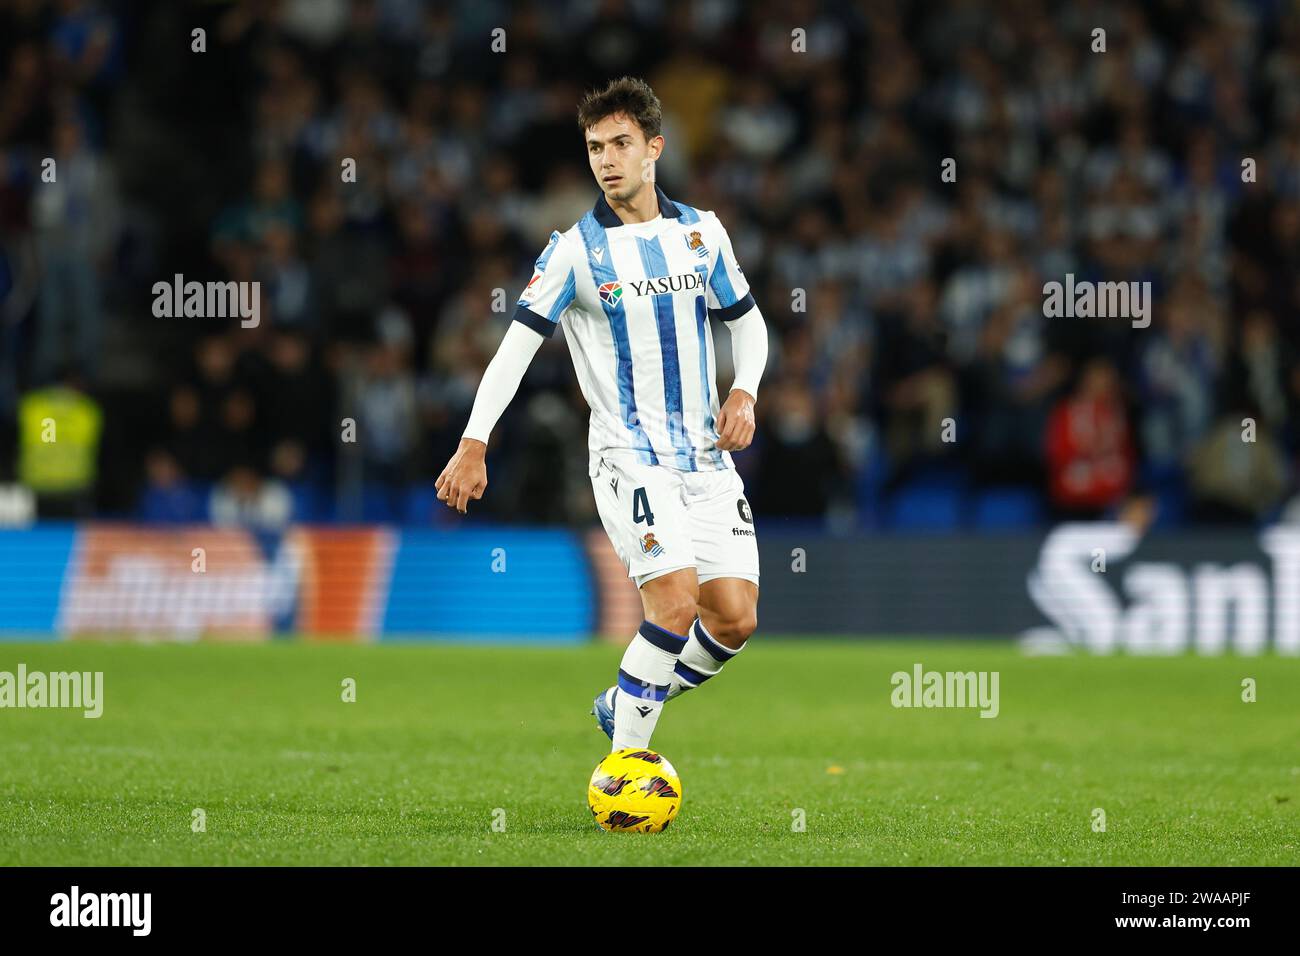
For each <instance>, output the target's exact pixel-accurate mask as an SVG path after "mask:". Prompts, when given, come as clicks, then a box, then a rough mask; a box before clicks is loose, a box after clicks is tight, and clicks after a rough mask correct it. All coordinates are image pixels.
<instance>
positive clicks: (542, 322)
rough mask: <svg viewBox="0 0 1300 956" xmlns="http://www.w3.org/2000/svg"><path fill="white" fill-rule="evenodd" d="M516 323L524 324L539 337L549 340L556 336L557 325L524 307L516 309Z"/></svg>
mask: <svg viewBox="0 0 1300 956" xmlns="http://www.w3.org/2000/svg"><path fill="white" fill-rule="evenodd" d="M515 321H516V322H522V323H523V324H524V325H526V326H528V327H529V328H530V329H532V330H533V331H534V332H536V333H537V334H538V335H542V336H545V337H546V338H548V339H549V338H550V337H551V336H552V335H554V334H555V326H556V324H557V323H555V322H552V321H551V320H550V319H548V318H547V317H546V316H544V315H538V314H537V313H536V312H534V311H533V310H532V309H529V308H525V307H524V306H522V305H521V306H519V307H518V308H517V309H515Z"/></svg>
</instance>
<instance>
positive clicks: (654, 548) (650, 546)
mask: <svg viewBox="0 0 1300 956" xmlns="http://www.w3.org/2000/svg"><path fill="white" fill-rule="evenodd" d="M641 552H642V554H648V555H650V557H652V558H657V557H659V555H661V554H663V553H664V549H663V545H661V544H660V543H659V542H658V541H656V540H655V533H654V532H653V531H647V532H646V533H645V534H643V535H641Z"/></svg>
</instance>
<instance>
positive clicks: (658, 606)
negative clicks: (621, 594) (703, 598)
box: [648, 589, 695, 634]
mask: <svg viewBox="0 0 1300 956" xmlns="http://www.w3.org/2000/svg"><path fill="white" fill-rule="evenodd" d="M648 619H649V621H650V623H651V624H657V625H658V626H659V627H662V628H663V629H664V630H665V631H672V632H673V633H674V634H685V633H686V632H687V630H688V629H689V628H690V626H691V622H692V621H694V620H695V595H694V594H691V593H690V592H689V591H687V590H685V589H682V590H680V591H678V590H674V591H672V592H671V593H669V594H663V595H659V596H658V597H657V598H656V600H655V602H654V605H653V606H652V607H651V608H650V613H649V614H648Z"/></svg>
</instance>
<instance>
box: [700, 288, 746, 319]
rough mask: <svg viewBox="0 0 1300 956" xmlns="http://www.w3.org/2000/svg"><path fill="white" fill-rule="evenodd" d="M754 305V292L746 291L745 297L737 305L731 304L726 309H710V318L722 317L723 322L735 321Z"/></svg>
mask: <svg viewBox="0 0 1300 956" xmlns="http://www.w3.org/2000/svg"><path fill="white" fill-rule="evenodd" d="M754 305H755V302H754V293H752V292H746V293H745V297H744V298H743V299H741V300H740V301H739V302H737V303H736V304H735V305H729V306H727V307H726V308H725V309H709V318H711V319H721V320H722V321H723V322H734V321H735V320H736V319H738V318H740V317H741V316H742V315H744V314H745V313H746V312H748V311H749V310H750V309H752V308H753V307H754Z"/></svg>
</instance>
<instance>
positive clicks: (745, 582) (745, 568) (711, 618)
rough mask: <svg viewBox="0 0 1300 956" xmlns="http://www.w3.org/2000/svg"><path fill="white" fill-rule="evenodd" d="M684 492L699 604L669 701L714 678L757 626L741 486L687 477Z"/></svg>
mask: <svg viewBox="0 0 1300 956" xmlns="http://www.w3.org/2000/svg"><path fill="white" fill-rule="evenodd" d="M688 490H689V491H690V494H688V496H687V513H688V515H689V516H690V519H691V522H692V529H693V533H694V537H695V552H696V566H697V568H698V576H699V581H700V587H699V601H698V603H697V606H696V618H695V620H694V621H693V622H692V623H691V627H690V630H689V632H688V633H687V635H686V643H685V645H683V647H682V651H681V653H680V654H679V655H678V660H677V663H676V664H675V665H674V667H673V677H672V683H671V685H670V687H669V691H668V696H669V699H671V698H673V697H676V696H677V695H679V694H681V693H684V692H685V691H688V690H693V689H694V688H696V687H699V686H700V685H701V684H703V683H704V682H705V681H707V680H709V679H710V678H712V677H715V676H717V674H718V673H719V672H720V671H721V670H722V668H723V666H724V665H725V664H727V663H728V662H729V661H730V660H731V659H732V658H734V657H735V656H736V655H737V654H738V653H740V650H741V649H742V648H743V647H744V646H745V642H746V641H747V640H748V639H749V636H750V634H752V633H753V632H754V628H755V627H757V626H758V541H757V538H756V537H755V534H754V516H753V515H752V514H751V513H750V510H749V502H748V501H746V500H745V487H744V483H743V482H742V481H741V479H740V476H739V475H738V474H736V473H735V472H734V471H731V470H727V471H722V472H713V473H704V474H701V475H696V476H692V477H691V479H690V481H689V482H688Z"/></svg>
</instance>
